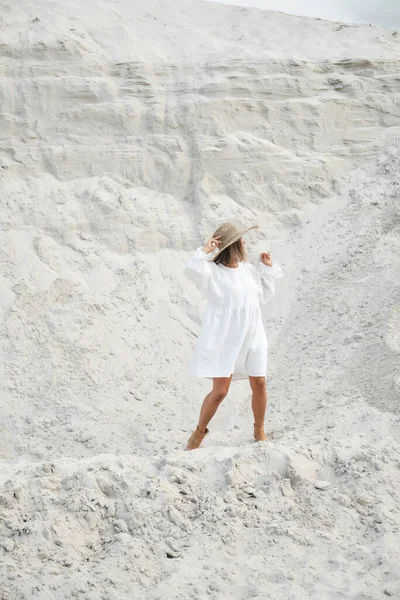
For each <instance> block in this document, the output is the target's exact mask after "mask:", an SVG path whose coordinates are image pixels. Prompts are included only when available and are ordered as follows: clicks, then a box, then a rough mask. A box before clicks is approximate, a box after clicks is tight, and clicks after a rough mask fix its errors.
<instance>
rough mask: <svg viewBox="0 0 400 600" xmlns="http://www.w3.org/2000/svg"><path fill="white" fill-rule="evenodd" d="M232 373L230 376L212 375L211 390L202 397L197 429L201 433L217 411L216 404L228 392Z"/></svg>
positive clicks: (217, 404)
mask: <svg viewBox="0 0 400 600" xmlns="http://www.w3.org/2000/svg"><path fill="white" fill-rule="evenodd" d="M231 380H232V375H231V376H230V377H214V378H213V388H212V390H211V392H209V393H208V394H207V396H206V397H205V398H204V401H203V404H202V406H201V410H200V417H199V429H200V431H202V432H203V433H204V432H205V430H206V427H207V425H208V424H209V422H210V421H211V419H212V418H213V416H214V415H215V413H216V412H217V409H218V406H219V405H220V404H221V402H222V400H223V399H224V398H225V396H226V395H227V393H228V390H229V386H230V384H231Z"/></svg>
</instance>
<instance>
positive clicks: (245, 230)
mask: <svg viewBox="0 0 400 600" xmlns="http://www.w3.org/2000/svg"><path fill="white" fill-rule="evenodd" d="M259 227H260V226H259V225H252V226H251V227H247V229H242V230H241V231H239V233H238V234H237V235H235V236H234V238H233V239H232V240H229V243H228V244H226V245H225V246H221V247H219V246H218V247H217V248H214V250H213V252H214V251H215V250H218V252H217V253H216V254H215V256H214V257H213V258H212V259H211V262H214V260H215V259H216V258H217V257H218V256H219V255H220V254H221V252H222V251H223V250H225V248H227V247H228V246H230V245H231V244H233V243H234V242H237V240H239V239H240V238H241V237H242V235H243V234H245V233H246V232H247V231H250V229H258V228H259Z"/></svg>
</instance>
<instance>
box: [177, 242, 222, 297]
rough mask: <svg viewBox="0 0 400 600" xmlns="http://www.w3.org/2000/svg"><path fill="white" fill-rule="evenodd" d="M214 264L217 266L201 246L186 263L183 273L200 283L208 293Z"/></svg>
mask: <svg viewBox="0 0 400 600" xmlns="http://www.w3.org/2000/svg"><path fill="white" fill-rule="evenodd" d="M210 254H211V255H212V254H213V253H212V252H210ZM213 266H214V267H215V265H214V264H212V263H211V261H210V260H209V254H206V253H205V252H203V250H202V247H201V246H199V247H198V248H197V249H196V252H195V253H194V254H193V255H192V256H191V257H190V258H189V260H188V261H187V262H186V263H185V264H184V266H183V273H184V274H185V275H186V277H187V278H188V279H190V280H191V281H193V283H195V284H196V285H198V286H199V287H200V288H201V290H202V292H203V293H204V294H205V295H206V294H207V288H208V283H209V279H210V276H211V272H212V268H213Z"/></svg>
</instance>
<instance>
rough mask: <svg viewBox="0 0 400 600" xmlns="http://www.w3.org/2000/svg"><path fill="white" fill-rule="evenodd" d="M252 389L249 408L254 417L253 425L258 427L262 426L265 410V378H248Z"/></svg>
mask: <svg viewBox="0 0 400 600" xmlns="http://www.w3.org/2000/svg"><path fill="white" fill-rule="evenodd" d="M249 381H250V387H251V389H252V392H253V394H252V397H251V408H252V410H253V415H254V423H255V424H256V425H258V426H260V425H263V424H264V419H265V412H266V410H267V387H266V383H265V377H253V376H249Z"/></svg>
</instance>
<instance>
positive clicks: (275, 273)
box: [254, 261, 284, 304]
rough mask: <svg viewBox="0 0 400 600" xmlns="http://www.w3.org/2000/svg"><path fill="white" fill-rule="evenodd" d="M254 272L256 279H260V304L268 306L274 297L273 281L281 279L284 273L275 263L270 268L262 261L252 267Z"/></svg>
mask: <svg viewBox="0 0 400 600" xmlns="http://www.w3.org/2000/svg"><path fill="white" fill-rule="evenodd" d="M254 270H255V272H256V274H257V277H258V278H259V279H261V284H262V290H263V294H262V300H261V304H268V303H269V302H271V300H272V298H273V297H274V295H275V279H280V278H281V277H283V276H284V272H283V270H282V268H281V267H280V266H279V265H278V264H277V263H276V262H274V263H273V265H272V267H268V266H267V265H264V263H263V262H262V261H260V262H258V263H257V264H256V265H254Z"/></svg>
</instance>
